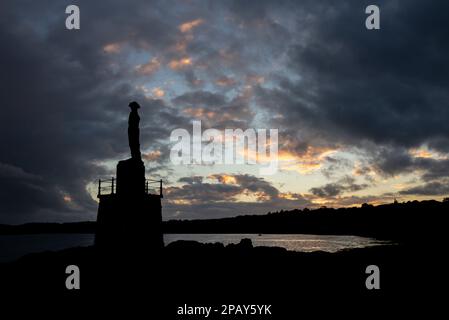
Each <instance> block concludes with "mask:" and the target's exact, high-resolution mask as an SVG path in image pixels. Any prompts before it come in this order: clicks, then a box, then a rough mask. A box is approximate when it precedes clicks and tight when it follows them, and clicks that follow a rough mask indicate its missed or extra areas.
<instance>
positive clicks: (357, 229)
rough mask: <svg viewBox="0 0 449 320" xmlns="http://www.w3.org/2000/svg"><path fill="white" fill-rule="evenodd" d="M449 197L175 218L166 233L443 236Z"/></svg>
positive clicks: (414, 237)
mask: <svg viewBox="0 0 449 320" xmlns="http://www.w3.org/2000/svg"><path fill="white" fill-rule="evenodd" d="M448 209H449V201H443V202H439V201H434V200H430V201H421V202H419V201H409V202H406V203H392V204H386V205H379V206H372V205H369V204H364V205H362V207H357V208H356V207H354V208H339V209H332V208H326V207H322V208H319V209H314V210H308V209H303V210H297V209H296V210H290V211H280V212H274V213H268V214H266V215H246V216H237V217H233V218H223V219H212V220H171V221H167V222H165V224H164V232H165V233H305V234H329V235H359V236H368V237H375V238H378V239H390V240H415V239H417V238H418V237H440V236H442V234H443V233H445V232H446V225H447V224H446V222H445V221H446V220H447V218H446V216H447V215H448V214H449V210H448Z"/></svg>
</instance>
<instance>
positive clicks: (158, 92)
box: [151, 87, 165, 98]
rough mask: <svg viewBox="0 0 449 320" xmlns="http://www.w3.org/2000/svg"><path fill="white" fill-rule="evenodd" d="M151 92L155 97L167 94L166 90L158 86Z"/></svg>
mask: <svg viewBox="0 0 449 320" xmlns="http://www.w3.org/2000/svg"><path fill="white" fill-rule="evenodd" d="M151 93H153V96H154V97H155V98H162V97H163V96H165V91H164V90H162V89H161V88H159V87H157V88H154V89H153V90H151Z"/></svg>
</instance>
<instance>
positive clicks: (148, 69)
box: [136, 58, 161, 76]
mask: <svg viewBox="0 0 449 320" xmlns="http://www.w3.org/2000/svg"><path fill="white" fill-rule="evenodd" d="M160 66H161V63H160V62H159V60H158V59H157V58H153V59H151V60H150V61H149V62H148V63H146V64H139V65H138V66H136V72H137V73H138V74H140V75H146V76H148V75H151V74H153V73H154V72H156V71H157V70H158V69H159V67H160Z"/></svg>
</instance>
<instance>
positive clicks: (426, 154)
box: [409, 147, 448, 160]
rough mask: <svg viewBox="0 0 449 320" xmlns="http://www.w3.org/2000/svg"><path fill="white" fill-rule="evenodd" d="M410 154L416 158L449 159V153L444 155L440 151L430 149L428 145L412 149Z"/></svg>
mask: <svg viewBox="0 0 449 320" xmlns="http://www.w3.org/2000/svg"><path fill="white" fill-rule="evenodd" d="M409 154H410V155H411V156H413V157H414V158H427V159H436V160H444V159H448V156H447V155H443V154H441V153H439V152H435V151H432V150H429V149H428V148H427V147H420V148H414V149H410V150H409Z"/></svg>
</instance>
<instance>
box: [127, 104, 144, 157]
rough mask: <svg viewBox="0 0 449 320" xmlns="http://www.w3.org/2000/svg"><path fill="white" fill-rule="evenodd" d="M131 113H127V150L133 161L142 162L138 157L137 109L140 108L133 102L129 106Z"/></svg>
mask: <svg viewBox="0 0 449 320" xmlns="http://www.w3.org/2000/svg"><path fill="white" fill-rule="evenodd" d="M129 107H130V108H131V112H130V113H129V120H128V140H129V148H130V149H131V158H132V159H134V160H140V161H141V160H142V158H141V155H140V142H139V122H140V117H139V114H138V113H137V109H139V108H140V106H139V104H138V103H137V102H135V101H133V102H131V103H130V104H129Z"/></svg>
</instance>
